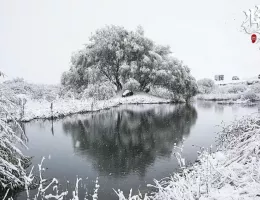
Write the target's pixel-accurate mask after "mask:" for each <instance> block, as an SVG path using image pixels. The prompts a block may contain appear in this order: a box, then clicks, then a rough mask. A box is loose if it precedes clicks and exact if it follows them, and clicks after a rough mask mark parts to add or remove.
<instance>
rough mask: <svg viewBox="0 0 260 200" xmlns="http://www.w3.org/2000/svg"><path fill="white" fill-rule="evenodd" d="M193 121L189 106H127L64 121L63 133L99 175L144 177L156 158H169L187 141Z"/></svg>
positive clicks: (195, 117)
mask: <svg viewBox="0 0 260 200" xmlns="http://www.w3.org/2000/svg"><path fill="white" fill-rule="evenodd" d="M196 119H197V111H196V109H195V108H194V107H193V106H191V105H177V106H172V105H156V106H155V105H152V106H149V105H143V106H142V105H138V106H133V105H131V106H121V107H120V108H114V109H112V110H109V111H105V112H102V113H99V114H95V115H85V116H83V115H79V116H77V117H75V116H73V117H71V118H66V119H65V120H63V131H64V133H65V134H67V135H71V138H72V141H73V145H74V151H75V153H76V154H77V155H79V156H82V157H83V158H86V157H91V158H92V159H93V160H94V162H93V166H94V167H95V169H97V170H98V171H99V172H100V173H101V174H104V175H109V174H110V175H112V176H114V177H122V175H123V174H125V175H127V174H129V173H131V172H134V173H137V174H138V175H139V176H144V175H145V173H146V169H147V167H148V166H150V165H151V164H153V163H154V161H155V159H156V157H159V156H164V157H165V156H170V155H171V152H172V148H173V144H174V143H178V142H180V141H181V140H182V138H183V137H188V135H189V134H190V128H191V126H192V125H194V124H195V122H196ZM122 173H123V174H122Z"/></svg>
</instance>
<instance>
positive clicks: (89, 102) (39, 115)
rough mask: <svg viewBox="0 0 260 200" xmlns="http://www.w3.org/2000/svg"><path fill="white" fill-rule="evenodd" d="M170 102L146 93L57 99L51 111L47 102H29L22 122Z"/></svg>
mask: <svg viewBox="0 0 260 200" xmlns="http://www.w3.org/2000/svg"><path fill="white" fill-rule="evenodd" d="M170 102H171V101H170V100H167V99H163V98H160V97H155V96H152V95H148V94H145V93H138V94H135V95H133V96H130V97H124V98H123V97H120V96H116V97H114V98H111V99H109V100H102V101H95V100H94V99H85V100H77V99H74V100H73V99H67V100H64V99H57V100H55V101H53V108H52V111H51V103H50V102H49V101H46V100H41V101H36V100H28V101H27V102H26V104H25V108H24V116H23V117H22V119H21V121H30V120H32V119H46V118H51V117H52V116H53V117H54V118H57V117H63V116H67V115H70V114H75V113H83V112H93V111H99V110H104V109H109V108H111V107H114V106H118V105H121V104H157V103H170Z"/></svg>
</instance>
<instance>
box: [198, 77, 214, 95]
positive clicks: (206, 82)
mask: <svg viewBox="0 0 260 200" xmlns="http://www.w3.org/2000/svg"><path fill="white" fill-rule="evenodd" d="M197 84H198V88H199V92H200V93H202V94H208V93H211V92H212V91H213V90H214V88H215V82H214V81H213V80H211V79H208V78H204V79H200V80H198V81H197Z"/></svg>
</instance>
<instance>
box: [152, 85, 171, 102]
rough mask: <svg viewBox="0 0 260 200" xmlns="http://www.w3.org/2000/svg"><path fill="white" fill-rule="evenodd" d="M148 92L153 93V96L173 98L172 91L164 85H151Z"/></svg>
mask: <svg viewBox="0 0 260 200" xmlns="http://www.w3.org/2000/svg"><path fill="white" fill-rule="evenodd" d="M149 93H150V94H152V95H154V96H157V97H162V98H165V99H173V98H174V95H173V93H172V92H170V91H169V90H168V89H166V88H164V87H159V86H156V87H151V88H150V91H149Z"/></svg>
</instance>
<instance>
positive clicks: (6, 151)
mask: <svg viewBox="0 0 260 200" xmlns="http://www.w3.org/2000/svg"><path fill="white" fill-rule="evenodd" d="M6 88H7V87H0V151H1V153H0V197H1V194H3V191H6V190H8V189H11V190H14V189H19V188H24V187H26V186H27V185H29V184H30V182H31V181H32V180H31V179H30V177H27V176H26V171H25V169H26V168H27V167H28V166H29V164H30V158H29V157H27V156H25V155H23V153H22V152H21V151H20V150H19V149H18V148H17V147H16V145H15V144H16V143H20V144H21V145H22V146H24V147H26V145H25V141H26V140H27V138H26V136H25V134H24V132H23V131H22V129H21V127H20V125H19V124H18V123H17V122H16V121H15V120H14V119H13V117H14V115H16V113H15V111H17V110H19V109H18V102H19V100H18V99H17V98H16V96H15V94H14V93H13V91H11V90H8V89H6ZM10 111H12V113H11V112H10ZM8 121H11V122H8ZM18 132H19V133H20V134H21V135H20V137H18V136H17V133H18ZM21 138H23V139H21ZM24 140H25V141H24ZM4 194H5V193H4Z"/></svg>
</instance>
